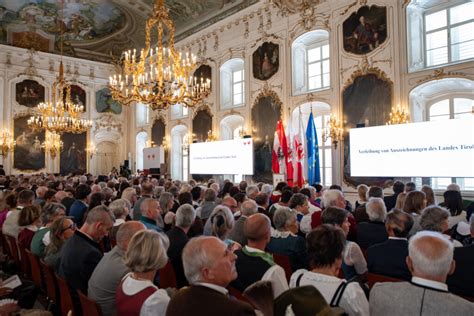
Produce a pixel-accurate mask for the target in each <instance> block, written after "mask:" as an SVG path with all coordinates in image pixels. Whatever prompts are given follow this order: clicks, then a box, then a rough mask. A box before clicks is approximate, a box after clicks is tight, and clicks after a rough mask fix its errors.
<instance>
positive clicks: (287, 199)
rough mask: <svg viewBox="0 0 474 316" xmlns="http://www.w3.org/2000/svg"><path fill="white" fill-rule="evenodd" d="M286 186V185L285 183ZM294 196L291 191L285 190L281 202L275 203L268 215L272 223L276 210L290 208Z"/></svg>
mask: <svg viewBox="0 0 474 316" xmlns="http://www.w3.org/2000/svg"><path fill="white" fill-rule="evenodd" d="M282 183H285V182H282ZM285 185H286V183H285ZM292 196H293V192H291V190H286V189H285V190H283V191H282V193H281V195H280V200H278V201H277V202H276V203H273V204H272V206H271V207H270V209H269V210H268V213H269V214H270V215H269V216H270V220H271V221H272V223H273V215H274V214H275V212H276V210H277V209H278V208H279V207H282V206H284V207H288V206H289V203H290V199H291V197H292Z"/></svg>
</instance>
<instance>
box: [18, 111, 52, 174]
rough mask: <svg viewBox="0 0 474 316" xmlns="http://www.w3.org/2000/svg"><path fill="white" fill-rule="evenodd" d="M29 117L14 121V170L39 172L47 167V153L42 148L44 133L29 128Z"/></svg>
mask: <svg viewBox="0 0 474 316" xmlns="http://www.w3.org/2000/svg"><path fill="white" fill-rule="evenodd" d="M28 118H29V117H28V116H22V117H18V118H16V119H15V120H14V121H13V137H14V138H15V141H16V146H15V150H14V153H13V168H14V169H18V170H21V171H26V172H28V171H38V170H41V169H43V168H44V167H45V153H44V151H43V148H42V147H41V145H42V143H43V142H44V138H45V132H44V131H33V130H31V128H30V127H28V124H27V121H28Z"/></svg>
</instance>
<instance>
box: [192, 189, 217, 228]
mask: <svg viewBox="0 0 474 316" xmlns="http://www.w3.org/2000/svg"><path fill="white" fill-rule="evenodd" d="M216 198H217V193H216V191H214V190H213V189H206V191H204V201H203V202H202V204H201V206H200V207H198V208H197V209H196V216H197V217H199V218H200V219H202V220H203V221H207V219H208V218H209V216H211V213H212V211H213V210H214V208H215V207H216Z"/></svg>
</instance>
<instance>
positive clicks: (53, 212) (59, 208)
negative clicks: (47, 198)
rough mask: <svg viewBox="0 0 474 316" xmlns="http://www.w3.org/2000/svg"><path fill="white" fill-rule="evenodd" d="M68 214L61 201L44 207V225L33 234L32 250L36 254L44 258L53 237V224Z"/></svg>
mask: <svg viewBox="0 0 474 316" xmlns="http://www.w3.org/2000/svg"><path fill="white" fill-rule="evenodd" d="M65 214H66V207H65V206H64V205H62V204H59V203H48V204H46V205H45V206H44V208H43V214H42V220H41V222H42V223H43V225H44V226H42V227H41V228H40V229H38V231H37V232H36V233H35V235H34V236H33V239H32V240H31V252H32V253H34V254H35V255H36V256H38V257H40V258H43V257H44V249H45V248H46V246H47V245H48V244H49V243H50V240H51V237H50V234H49V231H50V228H51V225H52V224H53V222H54V221H55V220H57V219H58V218H61V217H63V216H64V215H65Z"/></svg>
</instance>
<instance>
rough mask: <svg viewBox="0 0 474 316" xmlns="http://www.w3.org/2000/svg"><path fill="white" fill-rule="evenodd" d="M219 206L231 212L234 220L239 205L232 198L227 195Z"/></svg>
mask: <svg viewBox="0 0 474 316" xmlns="http://www.w3.org/2000/svg"><path fill="white" fill-rule="evenodd" d="M189 204H191V203H189ZM221 205H224V206H227V207H228V208H229V209H230V210H231V211H232V214H234V218H235V213H236V212H237V211H238V210H239V205H238V204H237V201H236V200H235V199H234V198H233V197H231V196H229V195H227V196H226V197H225V198H223V199H222V204H221Z"/></svg>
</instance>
